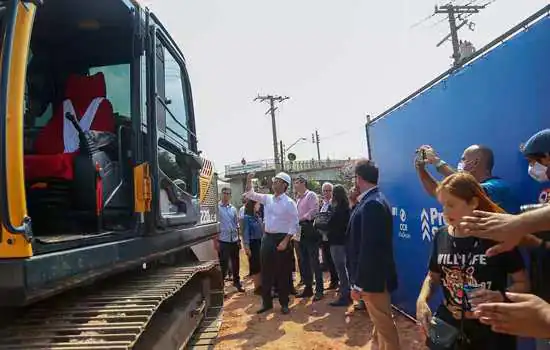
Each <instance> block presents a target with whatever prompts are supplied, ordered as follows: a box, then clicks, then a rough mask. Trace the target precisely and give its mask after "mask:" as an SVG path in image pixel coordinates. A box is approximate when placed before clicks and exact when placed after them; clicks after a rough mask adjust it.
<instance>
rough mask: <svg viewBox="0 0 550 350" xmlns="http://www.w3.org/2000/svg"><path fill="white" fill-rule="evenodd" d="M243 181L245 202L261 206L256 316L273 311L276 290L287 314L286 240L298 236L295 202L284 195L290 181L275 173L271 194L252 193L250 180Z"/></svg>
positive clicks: (288, 251) (288, 271)
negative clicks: (259, 303) (259, 304)
mask: <svg viewBox="0 0 550 350" xmlns="http://www.w3.org/2000/svg"><path fill="white" fill-rule="evenodd" d="M253 178H254V173H250V174H248V176H247V178H246V190H247V193H246V194H245V196H246V198H248V199H251V200H253V201H256V202H260V203H261V204H263V205H264V225H265V234H264V236H263V238H262V248H261V251H260V255H261V257H260V261H261V266H262V307H261V308H260V309H259V310H258V311H257V313H258V314H261V313H264V312H266V311H269V310H271V309H272V308H273V297H272V295H271V290H272V289H273V287H274V286H277V289H278V294H279V303H280V304H281V312H282V313H283V314H288V313H289V312H290V310H289V308H288V303H289V294H290V283H289V281H290V280H291V278H292V254H293V251H292V250H291V246H290V239H291V238H292V237H293V236H294V235H295V234H296V233H298V231H299V230H300V225H299V223H298V210H297V208H296V202H294V200H293V199H292V198H290V197H289V196H287V195H286V191H287V190H288V186H290V184H291V181H292V180H291V178H290V176H289V175H288V174H287V173H282V172H281V173H278V174H277V175H275V177H274V178H273V181H272V185H271V189H272V190H273V194H260V193H256V192H254V188H253V186H252V179H253Z"/></svg>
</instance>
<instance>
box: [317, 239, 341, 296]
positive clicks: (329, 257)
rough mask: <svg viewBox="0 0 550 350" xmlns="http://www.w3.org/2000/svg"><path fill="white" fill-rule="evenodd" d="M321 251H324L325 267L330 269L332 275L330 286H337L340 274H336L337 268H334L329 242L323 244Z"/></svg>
mask: <svg viewBox="0 0 550 350" xmlns="http://www.w3.org/2000/svg"><path fill="white" fill-rule="evenodd" d="M321 249H322V251H323V264H324V267H325V268H326V269H328V272H329V273H330V284H332V285H335V284H337V283H338V273H337V272H336V267H335V266H334V261H333V260H332V255H331V254H330V245H329V244H328V242H322V243H321Z"/></svg>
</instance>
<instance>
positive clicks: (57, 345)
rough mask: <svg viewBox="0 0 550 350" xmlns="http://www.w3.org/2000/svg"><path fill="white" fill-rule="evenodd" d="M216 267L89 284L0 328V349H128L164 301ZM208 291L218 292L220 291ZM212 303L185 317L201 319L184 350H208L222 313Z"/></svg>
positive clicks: (190, 266)
mask: <svg viewBox="0 0 550 350" xmlns="http://www.w3.org/2000/svg"><path fill="white" fill-rule="evenodd" d="M216 267H217V263H216V262H197V263H192V264H186V265H185V266H176V267H174V266H169V267H159V268H155V269H151V270H150V271H143V272H142V273H139V274H134V275H129V276H125V277H120V278H119V279H118V280H117V281H114V282H112V281H111V282H109V283H103V284H98V285H97V286H95V285H94V288H93V289H91V288H89V289H87V290H85V291H81V292H80V293H73V295H60V296H58V297H54V298H52V299H50V300H47V301H45V302H41V303H39V304H37V305H34V306H31V307H29V308H28V309H27V310H24V312H23V313H22V315H21V316H20V317H17V318H15V319H14V320H13V322H12V323H11V324H9V325H8V326H7V327H6V328H3V329H1V330H0V349H6V350H23V349H25V350H35V349H50V350H84V349H89V350H95V349H110V350H128V349H133V348H134V346H135V345H136V343H137V342H138V339H140V336H141V335H142V334H143V333H144V332H145V331H146V328H147V327H148V325H149V324H150V321H151V320H152V319H153V317H154V316H155V314H156V313H157V311H158V310H159V308H160V307H161V305H162V304H163V303H164V302H165V301H167V300H169V299H170V298H172V297H173V296H174V295H176V294H177V293H178V292H179V291H181V290H182V288H184V287H185V286H186V285H187V284H188V283H189V282H190V281H191V280H192V279H193V277H195V276H196V275H197V274H200V273H205V272H206V273H207V272H211V271H212V270H213V269H215V268H216ZM210 292H211V293H214V294H219V293H220V291H219V290H213V291H210ZM215 297H217V298H218V299H219V297H220V296H217V295H216V296H215ZM211 300H212V297H211V296H205V297H204V298H201V299H200V301H199V302H198V303H197V304H198V305H197V306H196V307H195V306H193V307H192V312H190V313H189V314H190V315H189V317H192V318H201V320H200V321H199V320H197V323H196V324H199V322H201V321H202V323H201V324H200V326H199V327H198V328H197V329H198V331H197V332H196V333H195V334H194V335H193V337H188V338H187V341H185V342H184V344H186V343H189V344H190V345H188V347H192V348H196V349H206V348H211V347H212V346H213V343H214V340H215V337H216V336H217V333H218V331H219V325H220V323H221V321H220V317H221V309H222V308H221V305H214V306H210V303H211ZM221 300H223V291H221ZM214 304H216V303H214ZM186 315H187V314H186ZM161 332H162V330H161ZM204 334H206V340H208V341H205V338H204ZM182 348H183V347H182Z"/></svg>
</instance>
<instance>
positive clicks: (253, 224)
mask: <svg viewBox="0 0 550 350" xmlns="http://www.w3.org/2000/svg"><path fill="white" fill-rule="evenodd" d="M243 222H244V223H243V225H244V227H243V240H244V245H246V246H248V245H249V244H250V241H251V240H253V239H262V235H263V234H264V232H263V230H262V223H261V222H260V219H258V218H257V217H255V216H250V215H245V216H244V218H243Z"/></svg>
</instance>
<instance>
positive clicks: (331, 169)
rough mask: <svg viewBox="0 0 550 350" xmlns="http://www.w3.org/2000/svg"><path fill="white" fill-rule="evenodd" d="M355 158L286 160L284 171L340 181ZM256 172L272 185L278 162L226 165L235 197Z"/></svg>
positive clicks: (317, 179) (226, 172)
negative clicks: (247, 178)
mask: <svg viewBox="0 0 550 350" xmlns="http://www.w3.org/2000/svg"><path fill="white" fill-rule="evenodd" d="M353 162H354V160H352V159H351V158H349V159H326V160H314V159H312V160H297V161H293V162H291V161H286V162H284V164H282V167H281V168H282V171H285V172H287V173H288V174H289V175H290V176H291V177H294V176H295V175H297V174H304V175H306V176H307V177H308V179H309V180H316V181H318V182H319V183H321V184H322V183H323V182H339V181H340V180H341V176H342V175H341V174H342V171H344V172H346V171H348V170H349V169H351V167H352V165H353ZM250 172H254V173H255V174H256V176H255V177H256V178H257V179H258V180H259V181H260V182H262V183H265V185H266V186H268V187H271V179H272V178H273V176H275V174H276V173H277V169H276V164H275V161H274V160H273V159H264V160H257V161H251V162H247V163H246V164H245V165H243V164H240V163H235V164H229V165H226V166H225V178H226V179H227V181H228V182H229V183H230V185H231V190H232V192H233V193H234V196H233V198H234V199H235V198H239V197H238V196H237V195H239V196H240V194H241V193H242V192H243V191H244V189H245V186H246V176H247V174H248V173H250Z"/></svg>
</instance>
